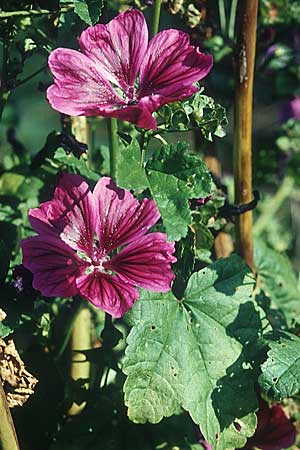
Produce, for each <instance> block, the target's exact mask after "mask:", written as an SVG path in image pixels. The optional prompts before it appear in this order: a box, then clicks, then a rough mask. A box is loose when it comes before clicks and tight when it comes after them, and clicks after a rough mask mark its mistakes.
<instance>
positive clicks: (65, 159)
mask: <svg viewBox="0 0 300 450" xmlns="http://www.w3.org/2000/svg"><path fill="white" fill-rule="evenodd" d="M54 158H55V160H56V161H58V162H59V163H61V164H63V165H66V166H68V167H70V168H71V169H72V170H74V171H75V172H78V173H79V174H80V175H82V176H84V177H86V178H88V179H90V180H92V181H98V180H99V178H100V175H98V174H97V173H96V172H94V171H93V170H91V169H89V167H88V165H87V161H86V159H85V157H84V156H83V155H82V156H81V157H80V158H76V156H74V155H73V154H72V153H66V152H65V150H64V149H63V148H58V149H57V150H56V152H55V155H54Z"/></svg>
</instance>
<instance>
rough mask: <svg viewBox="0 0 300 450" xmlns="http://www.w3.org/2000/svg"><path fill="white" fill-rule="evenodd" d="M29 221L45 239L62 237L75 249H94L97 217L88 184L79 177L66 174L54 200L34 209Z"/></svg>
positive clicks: (61, 179)
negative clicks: (46, 237)
mask: <svg viewBox="0 0 300 450" xmlns="http://www.w3.org/2000/svg"><path fill="white" fill-rule="evenodd" d="M29 220H30V223H31V225H32V228H33V229H34V230H35V231H36V232H37V233H38V234H40V235H42V236H48V235H50V236H53V237H58V236H59V237H60V239H62V240H63V241H64V242H65V243H66V244H68V245H69V246H70V247H71V248H72V249H74V250H82V251H89V250H91V247H92V245H93V239H94V232H95V227H96V220H97V215H96V208H95V205H94V197H93V194H92V192H91V191H90V188H89V186H88V184H87V183H86V181H84V179H83V178H82V177H81V176H79V175H74V174H68V173H62V174H61V175H60V178H59V182H58V186H57V187H56V189H55V191H54V196H53V200H51V201H49V202H45V203H42V204H41V205H40V207H39V208H35V209H31V210H30V211H29Z"/></svg>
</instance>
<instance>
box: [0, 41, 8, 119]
mask: <svg viewBox="0 0 300 450" xmlns="http://www.w3.org/2000/svg"><path fill="white" fill-rule="evenodd" d="M7 64H8V43H7V42H6V41H3V43H2V68H1V80H0V81H1V89H0V120H1V118H2V114H3V110H4V107H5V104H6V101H7V99H8V96H9V90H8V88H7V75H8V74H7Z"/></svg>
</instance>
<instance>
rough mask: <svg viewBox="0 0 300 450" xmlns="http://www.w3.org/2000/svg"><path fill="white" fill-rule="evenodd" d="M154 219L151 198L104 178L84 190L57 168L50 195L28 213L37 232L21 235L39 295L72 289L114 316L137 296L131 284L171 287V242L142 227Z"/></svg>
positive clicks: (62, 294)
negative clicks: (141, 198)
mask: <svg viewBox="0 0 300 450" xmlns="http://www.w3.org/2000/svg"><path fill="white" fill-rule="evenodd" d="M159 218H160V214H159V211H158V209H157V207H156V205H155V202H154V201H153V200H149V199H144V200H143V201H142V202H139V201H138V200H137V199H136V198H135V197H134V196H133V195H132V194H131V193H130V192H129V191H126V190H124V189H120V188H118V187H117V186H116V184H115V183H114V182H113V181H112V179H111V178H108V177H103V178H101V179H100V181H98V183H97V184H96V186H95V189H94V191H93V192H91V190H90V188H89V186H88V184H87V183H86V182H85V181H84V179H83V178H82V177H80V176H79V175H71V174H67V173H63V174H62V175H61V176H60V178H59V182H58V186H57V187H56V189H55V191H54V196H53V199H52V200H50V201H48V202H45V203H42V204H41V205H40V207H39V208H35V209H32V210H30V212H29V220H30V223H31V225H32V227H33V229H34V230H35V231H36V233H37V234H38V236H34V237H30V238H27V239H25V240H23V242H22V249H23V265H24V266H25V267H26V268H27V269H28V270H30V271H31V272H32V273H33V287H34V288H35V289H37V290H39V291H40V292H41V293H42V294H43V295H44V296H46V297H56V296H59V297H70V296H73V295H77V294H79V295H81V296H82V297H84V298H86V299H88V300H89V301H90V302H91V303H93V304H94V305H95V306H97V307H99V308H101V309H103V310H104V311H106V312H108V313H110V314H111V315H112V316H114V317H120V316H122V315H123V314H124V313H125V312H126V311H127V310H128V309H129V308H130V307H131V306H132V305H133V303H134V301H135V300H136V299H137V298H138V296H139V293H138V290H137V286H140V287H142V288H145V289H149V290H152V291H159V292H166V291H168V290H170V288H171V284H172V281H173V279H174V273H173V272H172V270H171V263H173V262H175V261H176V258H175V257H174V256H173V252H174V242H167V239H166V235H165V234H164V233H158V232H155V233H149V234H146V233H147V231H148V230H149V229H150V228H151V227H152V226H153V225H154V224H155V223H156V222H157V221H158V219H159ZM119 248H120V251H119V253H117V249H119Z"/></svg>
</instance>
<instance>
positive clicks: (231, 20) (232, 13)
mask: <svg viewBox="0 0 300 450" xmlns="http://www.w3.org/2000/svg"><path fill="white" fill-rule="evenodd" d="M237 4H238V0H231V9H230V17H229V25H228V37H229V39H233V38H234V28H235V18H236V13H237Z"/></svg>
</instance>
